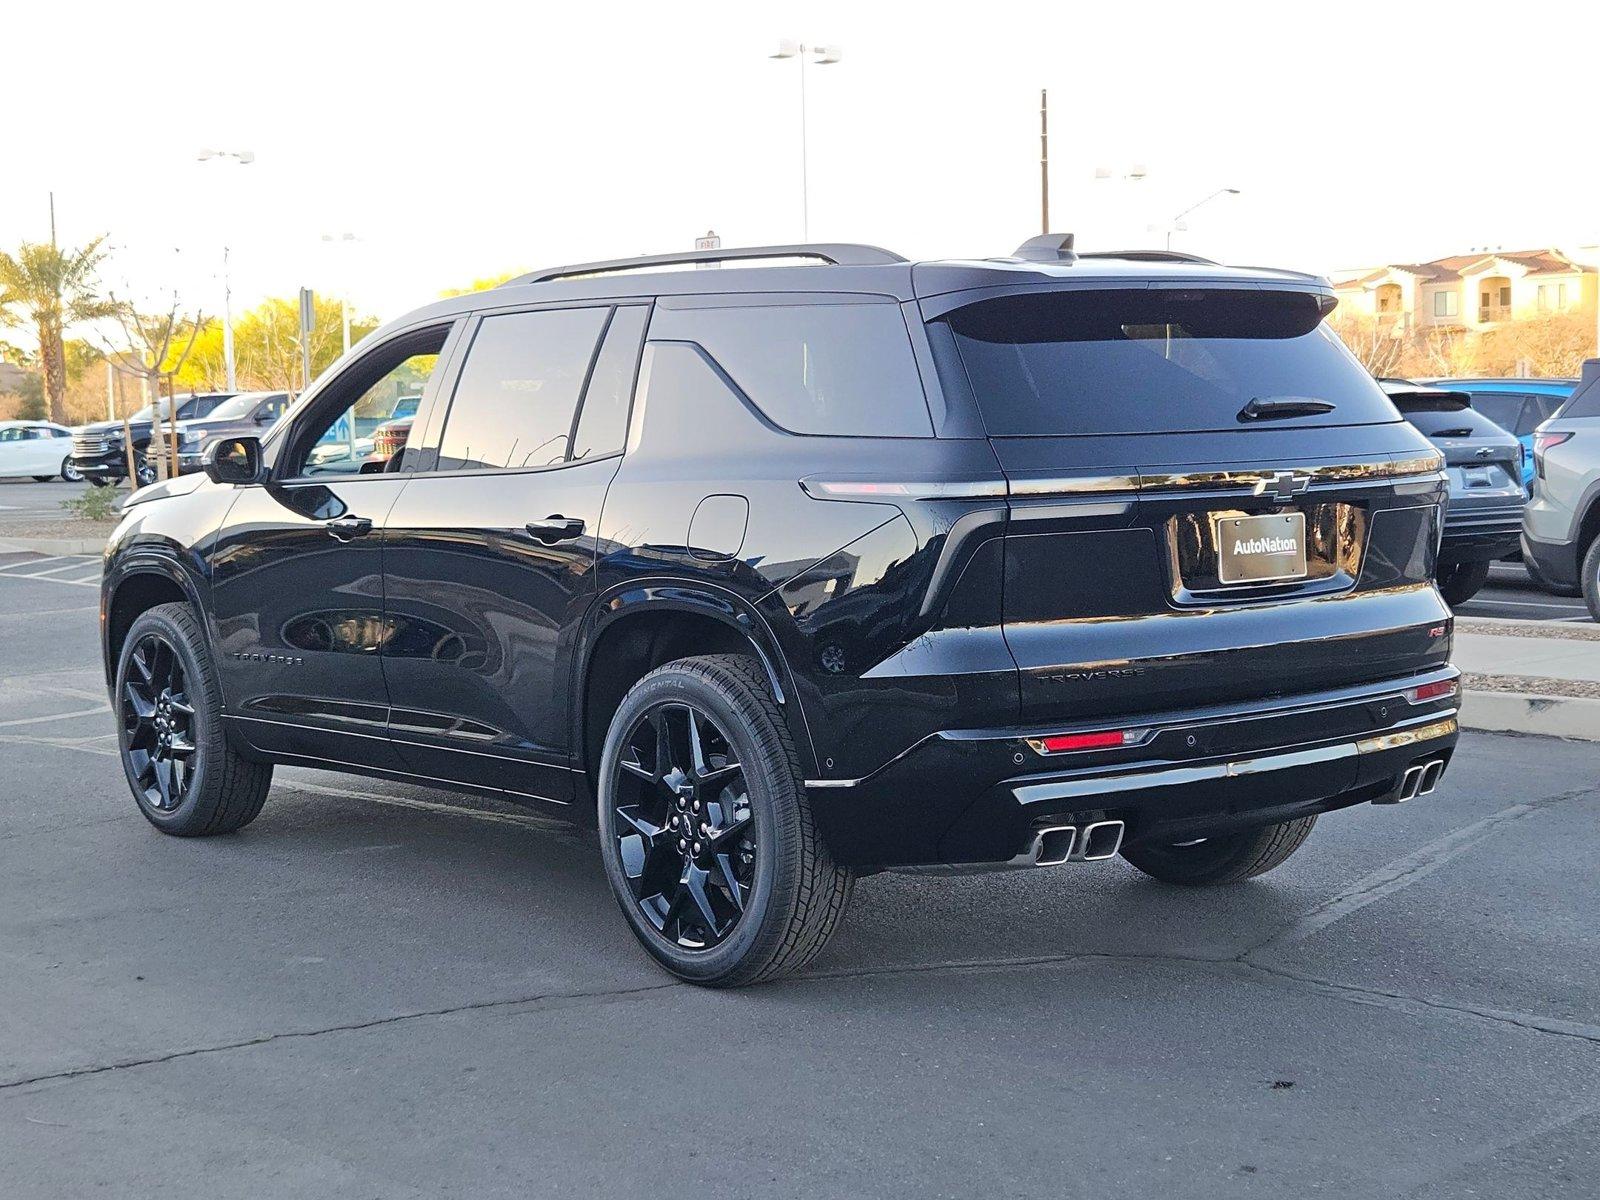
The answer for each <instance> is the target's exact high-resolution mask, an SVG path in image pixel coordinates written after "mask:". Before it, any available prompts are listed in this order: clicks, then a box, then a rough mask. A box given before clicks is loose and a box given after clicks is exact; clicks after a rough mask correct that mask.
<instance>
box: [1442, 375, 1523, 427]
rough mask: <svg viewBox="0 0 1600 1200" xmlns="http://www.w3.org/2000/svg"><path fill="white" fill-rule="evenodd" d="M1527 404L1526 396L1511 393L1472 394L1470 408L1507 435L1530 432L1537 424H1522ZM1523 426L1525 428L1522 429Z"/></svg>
mask: <svg viewBox="0 0 1600 1200" xmlns="http://www.w3.org/2000/svg"><path fill="white" fill-rule="evenodd" d="M1441 386H1448V385H1441ZM1527 402H1528V397H1527V396H1522V395H1516V394H1513V393H1511V392H1473V393H1472V407H1473V408H1475V409H1477V410H1478V411H1479V412H1481V413H1482V414H1483V415H1484V416H1486V417H1488V418H1489V420H1491V421H1493V422H1494V423H1495V424H1496V425H1498V426H1500V428H1501V429H1504V430H1506V431H1507V432H1509V433H1526V432H1531V431H1532V429H1533V426H1534V425H1537V424H1538V423H1539V422H1538V421H1533V422H1532V423H1531V424H1529V423H1526V422H1524V420H1523V406H1524V405H1526V404H1527ZM1523 426H1526V428H1523Z"/></svg>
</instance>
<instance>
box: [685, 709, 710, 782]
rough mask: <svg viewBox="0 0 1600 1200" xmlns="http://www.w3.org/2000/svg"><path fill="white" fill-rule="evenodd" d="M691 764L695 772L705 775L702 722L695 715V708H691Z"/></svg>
mask: <svg viewBox="0 0 1600 1200" xmlns="http://www.w3.org/2000/svg"><path fill="white" fill-rule="evenodd" d="M688 711H689V765H690V766H692V767H693V768H694V773H695V774H696V775H697V776H698V775H703V774H704V772H705V769H706V752H705V747H704V746H702V745H701V744H700V722H699V720H698V719H697V718H696V717H695V715H694V709H692V708H691V709H689V710H688Z"/></svg>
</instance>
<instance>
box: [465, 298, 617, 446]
mask: <svg viewBox="0 0 1600 1200" xmlns="http://www.w3.org/2000/svg"><path fill="white" fill-rule="evenodd" d="M610 311H611V310H610V309H607V308H569V309H544V310H540V311H538V312H526V313H507V314H504V315H501V316H495V317H485V318H484V319H483V320H482V321H481V322H480V323H479V325H478V332H477V334H476V336H474V337H473V339H472V346H471V348H470V349H469V350H468V351H467V360H466V363H465V365H464V366H463V367H462V368H461V376H460V379H459V380H458V381H457V383H456V390H455V396H454V398H453V399H452V400H451V402H450V411H449V414H448V415H447V416H446V418H445V425H444V435H443V438H442V439H441V441H440V445H439V465H438V468H437V469H438V470H440V471H464V470H484V469H498V470H515V469H521V468H527V467H546V466H550V465H552V464H554V463H559V462H562V461H564V460H565V459H566V457H567V440H568V437H569V435H570V433H571V430H572V418H573V415H574V414H575V413H576V412H577V409H578V395H579V393H580V392H582V391H583V384H584V380H585V379H586V378H587V377H588V374H589V365H590V363H591V362H592V361H593V359H594V353H595V345H596V343H597V342H598V341H599V340H600V331H601V330H602V329H603V328H604V327H605V323H606V318H607V317H608V316H609V315H610Z"/></svg>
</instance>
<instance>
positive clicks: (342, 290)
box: [322, 233, 361, 354]
mask: <svg viewBox="0 0 1600 1200" xmlns="http://www.w3.org/2000/svg"><path fill="white" fill-rule="evenodd" d="M322 240H323V241H324V242H327V243H328V244H329V245H330V246H340V245H342V246H344V247H346V248H347V249H349V248H351V247H353V245H354V243H356V242H359V241H360V240H361V239H360V238H358V237H357V236H356V235H355V234H353V233H341V234H339V235H337V236H335V235H334V234H331V233H325V234H323V235H322ZM342 275H343V277H342V278H341V279H340V280H339V323H340V325H341V326H342V327H343V329H344V352H345V353H346V354H349V353H350V260H349V256H348V254H347V255H346V257H345V263H344V270H343V272H342Z"/></svg>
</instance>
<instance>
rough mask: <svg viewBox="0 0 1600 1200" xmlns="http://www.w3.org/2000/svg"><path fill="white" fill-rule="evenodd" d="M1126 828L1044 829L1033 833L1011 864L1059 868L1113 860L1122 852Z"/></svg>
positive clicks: (1114, 824) (1112, 824)
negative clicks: (1072, 863) (1071, 863)
mask: <svg viewBox="0 0 1600 1200" xmlns="http://www.w3.org/2000/svg"><path fill="white" fill-rule="evenodd" d="M1125 829H1126V826H1125V825H1124V824H1123V823H1122V822H1121V821H1091V822H1090V823H1089V824H1087V825H1085V826H1083V827H1082V828H1081V829H1080V828H1079V827H1078V826H1076V825H1045V826H1043V827H1041V828H1039V829H1036V830H1034V832H1033V841H1032V843H1031V844H1030V845H1029V846H1028V848H1027V849H1026V850H1024V851H1023V852H1022V853H1021V854H1019V855H1017V857H1016V858H1014V859H1012V860H1011V861H1012V862H1013V863H1015V864H1017V865H1019V866H1026V867H1058V866H1060V865H1061V864H1062V863H1066V862H1100V861H1102V860H1104V859H1107V858H1115V857H1116V856H1117V852H1118V851H1119V850H1121V849H1122V835H1123V833H1124V831H1125Z"/></svg>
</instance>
